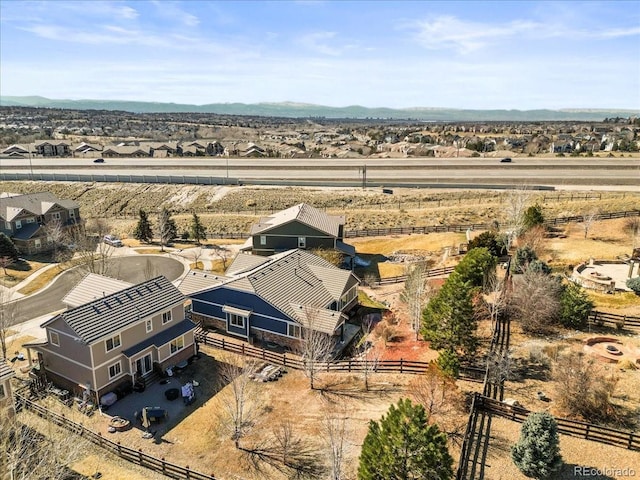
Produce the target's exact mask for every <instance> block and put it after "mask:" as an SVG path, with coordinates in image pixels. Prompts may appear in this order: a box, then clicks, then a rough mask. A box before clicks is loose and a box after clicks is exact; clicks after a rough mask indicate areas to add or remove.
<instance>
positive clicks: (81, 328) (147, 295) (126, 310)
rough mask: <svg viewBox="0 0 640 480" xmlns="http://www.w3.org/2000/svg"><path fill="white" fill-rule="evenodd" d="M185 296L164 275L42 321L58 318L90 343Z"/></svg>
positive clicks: (49, 322)
mask: <svg viewBox="0 0 640 480" xmlns="http://www.w3.org/2000/svg"><path fill="white" fill-rule="evenodd" d="M185 299H186V297H185V296H184V295H183V294H182V293H181V292H180V290H178V289H177V288H176V287H175V286H174V285H173V284H172V283H171V282H170V281H169V280H167V278H166V277H164V276H159V277H156V278H153V279H151V280H147V281H146V282H142V283H139V284H137V285H133V286H131V287H129V288H126V289H124V290H120V291H119V292H117V293H113V294H111V295H106V296H105V297H103V298H100V299H98V300H94V301H92V302H90V303H86V304H84V305H80V306H79V307H75V308H72V309H71V310H67V311H66V312H63V313H61V314H60V315H57V316H56V317H54V318H52V319H51V320H49V321H47V322H45V323H43V324H42V326H43V327H47V326H48V325H50V324H51V322H54V321H56V320H57V319H62V320H63V321H64V322H66V323H67V325H69V327H70V328H71V329H72V330H73V331H74V332H75V333H76V335H77V336H78V338H79V340H80V341H82V342H85V343H89V344H90V343H93V342H95V341H97V340H100V339H103V338H105V337H107V336H109V335H112V334H114V333H115V332H118V331H120V330H122V329H123V328H125V327H127V326H128V325H131V324H134V323H136V322H139V321H140V320H142V319H144V318H148V317H150V316H152V315H154V314H156V313H158V312H160V311H165V310H168V309H169V308H171V307H173V306H175V305H176V304H180V303H183V302H184V301H185Z"/></svg>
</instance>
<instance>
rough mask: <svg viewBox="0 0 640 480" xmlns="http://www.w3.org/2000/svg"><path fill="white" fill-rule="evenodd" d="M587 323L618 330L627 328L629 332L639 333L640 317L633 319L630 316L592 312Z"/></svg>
mask: <svg viewBox="0 0 640 480" xmlns="http://www.w3.org/2000/svg"><path fill="white" fill-rule="evenodd" d="M589 323H591V324H592V325H605V326H607V327H616V328H618V329H622V328H628V329H629V330H636V331H640V317H634V316H632V315H617V314H615V313H607V312H599V311H598V310H592V311H591V313H589Z"/></svg>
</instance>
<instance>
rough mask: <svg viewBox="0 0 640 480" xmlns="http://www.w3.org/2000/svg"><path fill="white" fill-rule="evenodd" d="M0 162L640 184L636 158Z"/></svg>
mask: <svg viewBox="0 0 640 480" xmlns="http://www.w3.org/2000/svg"><path fill="white" fill-rule="evenodd" d="M29 162H30V161H29V159H0V165H1V166H2V169H3V170H4V171H5V172H6V173H11V172H15V173H25V174H28V173H29V172H30V171H31V170H33V172H34V173H58V174H65V173H66V174H72V175H75V174H97V175H103V174H104V175H143V174H144V175H163V176H169V175H172V176H175V177H176V181H177V182H178V183H180V182H179V180H180V177H181V176H183V175H185V176H200V177H221V178H224V177H225V176H228V177H231V178H238V179H240V180H241V181H242V182H243V183H269V184H283V183H285V182H289V183H291V182H299V183H301V184H302V183H304V182H316V183H318V182H325V183H329V182H336V181H342V182H348V183H351V184H357V183H358V182H360V181H361V179H362V169H363V166H364V165H366V171H367V181H368V182H371V183H374V182H375V183H379V184H382V183H385V184H392V183H396V184H398V183H407V182H408V183H412V184H414V183H428V184H447V183H457V184H460V183H464V184H521V183H523V182H526V183H528V184H541V185H563V184H568V185H601V184H607V185H629V186H630V187H637V186H638V185H639V184H640V157H637V156H636V157H633V158H632V157H620V158H598V157H596V158H588V157H579V158H576V157H553V158H540V157H522V158H520V157H517V158H513V161H512V162H511V163H501V162H500V159H499V158H395V159H384V158H360V159H350V158H345V159H321V158H314V159H269V158H260V159H253V158H252V159H244V158H243V159H239V158H232V159H227V158H219V157H213V158H203V159H200V158H199V159H186V158H180V159H176V158H137V159H132V158H108V159H106V160H105V163H104V164H94V163H93V162H92V161H91V159H78V158H62V159H55V165H52V160H51V159H42V158H38V159H32V160H31V165H30V164H29Z"/></svg>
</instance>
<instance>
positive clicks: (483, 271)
mask: <svg viewBox="0 0 640 480" xmlns="http://www.w3.org/2000/svg"><path fill="white" fill-rule="evenodd" d="M495 272H496V257H494V256H493V255H492V254H491V252H490V251H489V250H488V249H487V248H485V247H480V248H474V249H473V250H470V251H469V252H467V254H466V255H465V256H464V258H463V259H462V260H460V263H458V265H456V268H455V270H454V272H453V273H455V274H456V275H459V276H460V278H461V280H462V281H463V282H465V283H467V284H469V286H471V287H482V286H484V285H485V284H486V283H487V280H488V279H489V278H490V277H491V276H492V275H495ZM453 273H452V275H453Z"/></svg>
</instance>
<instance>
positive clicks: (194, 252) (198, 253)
mask: <svg viewBox="0 0 640 480" xmlns="http://www.w3.org/2000/svg"><path fill="white" fill-rule="evenodd" d="M186 254H187V255H188V257H189V260H191V262H192V264H191V268H194V269H196V270H197V269H198V262H199V261H200V258H202V248H201V247H196V248H191V249H189V250H188V251H187V252H186Z"/></svg>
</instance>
